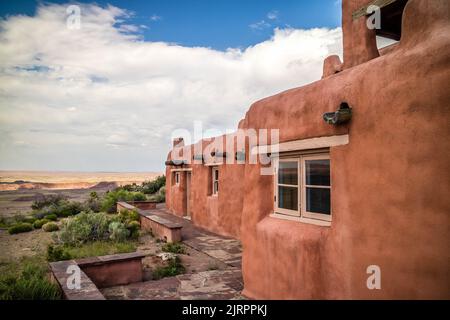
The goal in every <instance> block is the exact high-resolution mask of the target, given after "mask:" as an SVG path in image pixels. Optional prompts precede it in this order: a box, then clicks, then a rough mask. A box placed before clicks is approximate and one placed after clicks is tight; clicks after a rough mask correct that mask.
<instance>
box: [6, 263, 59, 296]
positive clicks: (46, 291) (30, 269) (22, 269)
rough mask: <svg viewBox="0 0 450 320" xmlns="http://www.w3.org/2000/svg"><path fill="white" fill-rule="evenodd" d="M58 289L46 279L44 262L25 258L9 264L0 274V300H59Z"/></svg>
mask: <svg viewBox="0 0 450 320" xmlns="http://www.w3.org/2000/svg"><path fill="white" fill-rule="evenodd" d="M60 298H61V293H60V291H59V287H58V286H57V285H56V284H54V283H52V282H51V281H50V280H49V277H48V267H47V264H46V263H45V261H37V260H36V259H34V258H25V259H23V260H22V261H20V263H11V264H10V266H9V270H2V272H1V273H0V300H55V299H60Z"/></svg>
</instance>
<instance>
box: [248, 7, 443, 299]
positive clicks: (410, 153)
mask: <svg viewBox="0 0 450 320" xmlns="http://www.w3.org/2000/svg"><path fill="white" fill-rule="evenodd" d="M448 6H449V4H448V1H420V0H411V1H410V2H409V4H408V5H407V7H406V9H405V13H404V20H403V35H402V40H401V42H400V43H399V44H398V46H397V47H396V48H395V50H392V51H390V52H389V53H386V54H385V55H383V56H381V57H378V58H375V59H373V60H370V61H369V62H366V63H364V64H360V65H358V66H356V67H353V68H350V69H347V70H345V71H343V72H341V73H338V74H336V75H334V76H331V77H329V78H326V79H323V80H321V81H318V82H316V83H313V84H311V85H308V86H305V87H302V88H298V89H294V90H290V91H287V92H284V93H281V94H279V95H276V96H274V97H270V98H267V99H264V100H262V101H259V102H257V103H256V104H254V105H253V106H252V108H251V109H250V111H249V112H248V114H247V117H246V119H245V120H244V123H245V126H247V127H252V128H265V127H277V126H278V127H280V128H282V130H281V132H280V135H281V140H282V141H287V140H292V139H301V138H308V137H315V136H324V135H332V134H337V133H343V132H341V131H348V133H349V136H350V143H349V144H348V145H345V146H339V147H335V148H332V149H331V153H330V156H331V166H332V167H331V172H332V184H333V188H332V212H333V221H332V225H331V227H329V228H327V227H318V226H313V225H308V224H303V223H295V222H290V221H283V220H279V219H275V218H270V217H268V215H269V214H270V212H271V211H272V210H273V204H272V202H271V200H270V197H267V195H268V194H273V193H272V185H271V184H272V180H271V179H269V178H266V177H261V176H258V174H257V170H258V168H257V166H247V167H246V172H245V194H246V196H245V198H244V209H243V215H242V241H243V247H244V256H243V275H244V285H245V290H244V294H246V295H248V296H249V297H254V298H272V299H275V298H276V299H306V298H328V299H336V298H362V299H366V298H370V299H372V298H375V299H377V298H413V299H417V298H447V299H448V298H450V278H449V270H450V265H449V261H450V250H449V249H450V241H449V240H450V239H449V234H448V230H449V212H450V204H449V200H448V194H449V192H450V183H449V169H450V168H449V159H450V157H449V150H450V144H449V134H450V126H449V110H450V92H449V90H448V84H449V83H450V26H449V21H450V19H449V16H448V14H449V7H448ZM344 7H345V6H344ZM417 17H420V19H419V18H417ZM418 21H420V22H418ZM344 27H345V26H344ZM345 31H347V30H345V29H344V32H345ZM344 63H345V62H344ZM341 101H347V102H348V103H349V104H350V105H351V106H352V107H353V111H354V116H353V119H352V120H351V122H350V125H349V126H348V127H342V128H340V129H338V128H333V127H331V126H329V125H326V124H325V123H324V122H323V121H322V119H321V115H322V113H323V112H324V111H332V110H335V109H336V107H337V106H338V105H339V103H340V102H341ZM280 110H283V112H280ZM266 199H269V200H266ZM372 264H376V265H379V266H380V267H381V271H382V289H381V290H368V289H367V287H366V280H367V277H368V275H367V274H366V268H367V266H369V265H372Z"/></svg>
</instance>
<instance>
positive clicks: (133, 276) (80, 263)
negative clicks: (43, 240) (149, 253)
mask: <svg viewBox="0 0 450 320" xmlns="http://www.w3.org/2000/svg"><path fill="white" fill-rule="evenodd" d="M144 257H145V255H144V254H142V253H138V252H132V253H121V254H114V255H107V256H100V257H92V258H86V259H77V260H68V261H58V262H52V263H50V269H51V272H52V277H53V279H54V281H56V283H58V285H59V287H60V288H61V290H62V292H63V296H64V298H65V299H67V300H104V299H105V298H104V297H103V295H102V294H101V292H100V291H99V290H98V288H105V287H112V286H117V285H126V284H130V283H134V282H141V281H142V280H143V270H142V259H143V258H144ZM71 266H75V267H78V268H79V269H80V288H70V287H69V286H70V284H71V283H72V282H71V281H70V279H69V277H73V275H74V269H72V270H69V268H70V267H71ZM72 268H73V267H72ZM68 280H69V284H68Z"/></svg>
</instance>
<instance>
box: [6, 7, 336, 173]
mask: <svg viewBox="0 0 450 320" xmlns="http://www.w3.org/2000/svg"><path fill="white" fill-rule="evenodd" d="M70 4H71V3H70V2H69V3H68V2H66V1H58V2H37V1H31V0H15V1H1V0H0V15H1V17H2V19H0V88H1V90H0V154H1V155H2V156H1V157H0V170H69V171H160V170H163V169H164V161H165V159H166V156H167V153H168V151H169V150H170V148H171V138H172V137H173V136H178V135H179V130H185V132H186V131H189V132H192V130H193V127H194V123H201V125H202V129H203V134H204V135H205V136H215V135H221V134H224V133H225V132H226V131H227V130H236V127H237V124H238V122H239V121H240V120H241V119H242V118H243V117H245V113H246V111H247V110H248V108H249V106H250V105H251V104H252V103H254V102H255V101H258V100H259V99H262V98H265V97H267V96H270V95H273V94H277V93H279V92H281V91H284V90H287V89H290V88H293V87H300V86H302V85H305V84H308V83H311V82H313V81H316V80H319V79H320V78H321V75H322V67H323V60H324V59H325V58H326V57H327V56H329V55H332V54H338V55H341V56H342V30H341V29H340V19H341V18H340V11H341V9H340V1H339V0H314V1H300V0H297V1H293V0H286V1H269V0H241V1H235V0H208V1H206V0H192V1H189V0H184V1H181V0H164V1H162V0H161V1H143V0H142V1H137V0H127V1H124V0H123V1H118V0H117V1H115V0H109V1H107V2H106V1H102V0H100V1H96V2H87V1H86V2H82V3H80V5H79V7H80V11H81V17H80V18H81V27H80V28H77V29H74V28H69V27H68V24H67V21H68V14H67V8H68V7H69V5H70ZM72 4H73V3H72ZM130 12H132V14H130ZM43 115H45V116H43ZM280 129H281V130H282V129H283V128H280ZM211 130H213V133H211Z"/></svg>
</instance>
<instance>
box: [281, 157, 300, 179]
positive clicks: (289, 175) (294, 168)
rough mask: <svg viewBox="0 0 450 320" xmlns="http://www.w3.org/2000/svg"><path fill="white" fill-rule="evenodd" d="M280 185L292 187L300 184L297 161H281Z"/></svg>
mask: <svg viewBox="0 0 450 320" xmlns="http://www.w3.org/2000/svg"><path fill="white" fill-rule="evenodd" d="M278 183H282V184H292V185H297V184H298V162H297V161H280V165H279V169H278Z"/></svg>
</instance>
